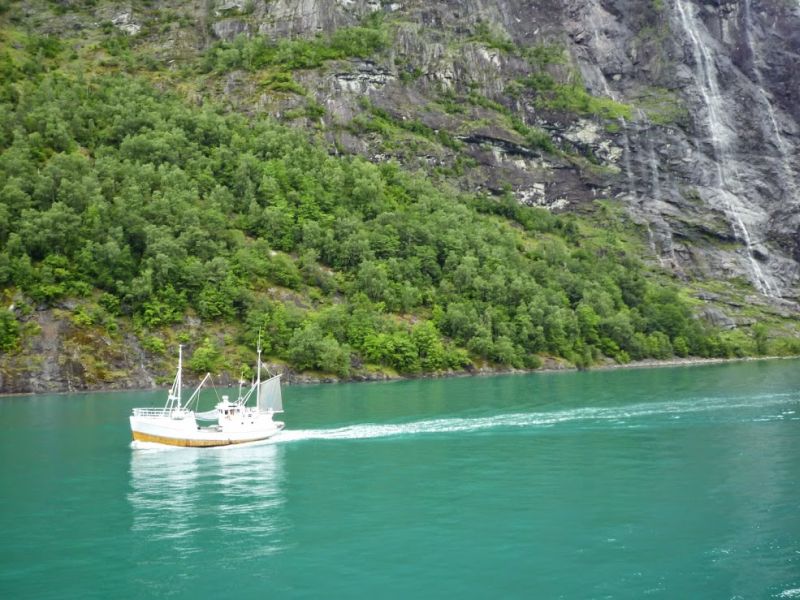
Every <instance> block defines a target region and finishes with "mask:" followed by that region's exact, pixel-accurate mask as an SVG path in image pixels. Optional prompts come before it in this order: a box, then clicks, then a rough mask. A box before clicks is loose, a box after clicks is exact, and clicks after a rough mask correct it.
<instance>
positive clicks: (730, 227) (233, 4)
mask: <svg viewBox="0 0 800 600" xmlns="http://www.w3.org/2000/svg"><path fill="white" fill-rule="evenodd" d="M59 4H61V5H64V6H66V7H68V8H69V7H71V6H72V5H79V4H80V3H79V2H77V0H62V1H61V2H60V3H59ZM93 4H94V8H92V9H90V11H89V12H90V14H89V15H86V14H84V15H83V16H76V15H75V14H74V13H70V12H68V13H67V14H66V15H65V16H62V17H60V18H57V19H52V20H49V21H48V22H47V23H46V24H44V26H43V28H44V29H45V30H47V29H49V30H50V31H51V32H53V33H58V32H59V31H63V30H65V29H73V30H74V29H75V28H81V27H84V28H87V29H91V28H92V27H95V28H97V27H99V26H100V25H101V23H102V22H106V23H109V22H110V23H112V24H113V25H114V26H115V27H116V28H117V29H118V30H119V31H120V32H123V33H125V34H129V35H132V36H134V37H135V38H136V39H137V44H138V45H139V46H140V47H148V48H155V49H156V50H155V54H154V56H155V58H156V59H157V60H159V61H163V62H164V63H167V64H169V65H172V66H173V67H176V68H177V67H179V66H180V65H181V64H185V63H186V62H187V61H191V60H192V59H196V58H197V56H198V55H200V54H201V53H203V52H204V51H206V50H207V49H208V48H209V47H210V46H211V45H213V44H214V43H216V42H220V41H229V42H230V41H233V40H234V39H235V38H237V36H239V37H246V38H250V39H253V38H257V37H261V38H264V39H267V40H273V41H276V40H281V39H286V38H298V37H299V38H302V37H305V38H312V37H314V36H317V35H326V34H331V33H332V32H334V31H336V30H338V29H341V28H343V27H348V26H354V25H357V24H359V23H361V22H363V20H364V19H365V18H366V17H368V16H369V15H374V14H381V15H383V16H384V17H385V22H386V23H387V24H388V29H389V31H390V42H389V47H388V49H386V50H385V51H381V52H379V53H376V54H375V55H374V56H371V57H369V58H367V59H351V60H341V61H333V62H331V63H326V65H325V66H324V67H323V68H315V69H306V70H298V71H295V72H294V73H293V77H294V80H295V81H296V83H298V84H299V85H300V86H302V88H303V89H304V90H305V91H306V95H293V94H281V93H278V94H276V93H274V91H269V90H267V91H265V90H264V89H263V88H264V86H263V82H260V81H259V79H258V77H257V76H253V74H252V73H247V72H245V71H237V70H231V71H228V72H227V73H225V75H224V77H223V80H222V81H217V82H215V83H214V84H213V86H212V85H209V87H208V88H207V89H205V90H200V93H215V94H218V95H221V96H224V98H225V99H226V101H227V102H228V103H230V104H231V105H232V106H233V107H235V108H236V109H238V110H244V111H249V112H256V111H260V112H269V113H272V114H274V115H275V116H277V117H284V116H287V115H292V114H296V113H297V112H298V110H299V109H300V108H302V107H303V106H305V105H307V103H308V102H309V98H312V99H313V100H314V101H315V102H316V103H318V105H319V106H321V107H323V108H324V114H322V115H321V116H314V117H313V118H305V125H306V126H309V127H315V128H320V125H322V126H323V127H321V128H322V130H323V131H324V132H325V135H326V136H327V137H328V138H329V140H330V142H331V143H332V144H335V147H337V148H338V149H340V150H341V151H344V152H356V153H361V154H363V155H366V156H368V157H369V158H370V159H372V160H374V161H382V160H389V159H396V160H399V161H401V162H402V163H404V164H406V165H407V166H409V167H412V168H413V167H421V168H424V169H426V170H429V171H430V170H436V169H438V170H439V171H441V172H443V173H445V174H446V175H447V176H448V177H450V178H454V179H456V180H458V182H459V185H461V186H463V187H464V188H467V189H470V190H476V189H486V190H489V191H491V192H495V193H497V192H501V191H504V190H510V191H511V192H512V193H514V194H515V195H516V197H517V198H518V199H519V200H520V201H521V202H525V203H529V204H536V205H542V206H547V207H551V208H553V209H557V210H576V209H580V207H582V206H584V205H585V204H586V203H587V202H590V201H592V200H594V199H597V198H600V197H606V198H617V199H619V200H621V201H622V202H624V204H625V206H626V207H627V209H628V210H629V211H630V213H631V214H632V215H633V216H634V218H635V219H636V220H637V221H638V222H640V223H641V224H642V226H643V229H644V230H645V231H646V232H647V235H648V237H649V240H650V246H651V249H652V253H653V255H652V257H650V258H651V259H652V260H653V261H654V262H655V261H657V262H658V263H660V264H661V265H662V266H663V267H665V268H668V269H671V270H672V271H674V273H675V274H676V275H678V276H681V277H696V278H705V277H722V278H727V279H732V278H736V277H742V278H744V280H746V281H747V282H749V283H750V284H751V285H752V287H753V288H754V289H755V291H757V292H758V293H759V294H760V295H761V296H762V297H766V298H772V299H774V300H775V301H776V302H779V299H785V300H796V299H797V296H798V281H799V280H800V267H798V261H800V160H799V159H798V146H799V145H800V124H799V123H800V103H798V102H797V101H796V98H797V90H798V89H800V3H798V2H797V1H796V0H669V1H666V0H491V1H489V0H440V1H421V0H407V1H398V2H388V1H380V2H379V1H378V0H326V1H319V0H267V1H264V0H203V1H202V2H200V1H197V2H193V3H186V2H177V1H175V0H162V1H159V2H147V3H139V2H132V3H129V4H120V3H103V2H100V3H93ZM34 12H35V11H33V10H31V11H30V13H29V14H33V13H34ZM154 23H157V26H154V25H153V24H154ZM165 23H166V26H165ZM554 49H557V50H558V51H559V52H563V55H562V56H561V57H559V60H548V59H547V57H546V56H544V58H543V52H542V51H543V50H546V51H547V52H551V53H552V51H553V50H554ZM547 52H544V54H545V55H546V54H547ZM532 56H533V59H532ZM551 58H552V56H551ZM532 74H533V75H542V74H545V75H547V76H548V77H551V78H552V79H553V80H555V81H556V82H558V83H560V84H564V83H570V84H574V83H577V85H579V86H580V87H581V89H584V88H585V89H587V90H588V91H589V92H590V93H591V94H592V95H593V96H594V97H595V98H600V99H611V100H614V101H616V102H618V103H620V104H624V105H626V106H627V107H628V108H629V109H630V110H629V111H628V113H627V114H626V115H625V116H624V117H623V116H620V115H616V116H613V117H611V116H610V115H609V114H608V113H605V114H602V111H600V112H598V111H596V110H595V111H593V110H591V109H589V110H575V107H574V106H571V107H566V109H565V107H564V106H548V105H547V104H546V103H545V104H543V103H542V102H537V101H536V99H537V97H539V96H538V95H537V94H538V92H539V91H540V90H537V89H536V80H535V78H534V85H532V86H531V85H530V82H531V75H532ZM526 83H527V84H526ZM367 106H368V107H369V108H370V109H372V110H373V112H374V111H375V110H378V111H382V112H380V114H381V115H383V116H384V117H385V116H387V115H388V116H389V117H390V118H391V119H393V120H395V121H396V123H395V124H400V125H401V126H402V125H403V124H409V123H414V124H416V123H421V124H422V125H424V126H425V127H426V128H427V129H425V131H426V132H429V133H430V132H433V133H435V134H436V135H437V136H439V133H440V132H446V134H447V135H448V138H447V139H448V140H450V141H452V142H453V143H452V144H445V145H442V144H440V143H424V142H421V141H420V140H419V139H417V140H414V143H410V144H409V143H405V141H406V140H403V139H399V140H394V141H393V142H392V141H387V140H386V139H385V136H381V135H380V134H378V133H376V132H375V131H374V129H370V128H369V127H366V128H365V127H363V123H361V124H360V122H359V121H358V117H359V115H363V113H364V112H365V110H366V108H365V107H367ZM354 120H355V121H354ZM296 122H297V123H298V124H299V125H302V124H303V120H302V119H301V120H300V121H297V120H296ZM401 128H402V127H401ZM530 128H537V129H541V130H543V131H545V132H547V133H548V134H549V136H550V137H551V138H552V140H553V142H554V143H555V146H556V147H557V148H560V149H562V150H564V151H565V152H559V153H554V152H552V151H550V152H547V151H543V150H542V149H541V148H540V147H537V146H536V144H531V140H530V137H529V136H527V139H526V133H527V132H528V130H529V129H530ZM429 137H430V136H429ZM437 139H438V140H439V141H440V140H441V136H439V137H438V138H436V139H434V142H436V141H437Z"/></svg>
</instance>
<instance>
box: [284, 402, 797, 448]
mask: <svg viewBox="0 0 800 600" xmlns="http://www.w3.org/2000/svg"><path fill="white" fill-rule="evenodd" d="M787 401H795V402H797V401H800V397H798V396H795V397H793V394H774V395H766V396H746V397H742V398H712V399H691V400H684V401H679V402H662V403H649V404H633V405H630V406H621V407H584V408H575V409H570V410H561V411H553V412H530V413H509V414H504V415H494V416H490V417H476V418H459V417H453V418H443V419H429V420H424V421H414V422H411V423H386V424H381V423H364V424H358V425H347V426H344V427H337V428H333V429H296V430H288V431H286V430H285V431H282V432H280V433H279V434H277V435H276V436H274V437H273V438H270V439H271V441H272V442H273V443H288V442H299V441H306V440H359V439H375V438H388V437H400V436H410V435H423V434H441V433H471V432H479V431H486V430H492V429H533V428H538V427H552V426H555V425H558V424H560V423H565V422H580V421H586V422H590V423H592V422H593V423H608V422H625V421H627V420H629V419H637V418H642V417H651V416H659V415H665V416H671V418H677V417H676V416H675V415H678V416H680V415H681V414H687V413H697V412H712V411H721V410H731V409H742V408H759V407H767V406H771V405H775V404H785V403H786V402H787Z"/></svg>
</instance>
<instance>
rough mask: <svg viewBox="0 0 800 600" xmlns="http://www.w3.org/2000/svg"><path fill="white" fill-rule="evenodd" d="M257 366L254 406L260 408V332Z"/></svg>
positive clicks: (259, 333) (259, 336)
mask: <svg viewBox="0 0 800 600" xmlns="http://www.w3.org/2000/svg"><path fill="white" fill-rule="evenodd" d="M257 350H258V364H257V365H256V406H261V330H259V332H258V346H257Z"/></svg>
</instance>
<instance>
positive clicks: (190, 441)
mask: <svg viewBox="0 0 800 600" xmlns="http://www.w3.org/2000/svg"><path fill="white" fill-rule="evenodd" d="M130 421H131V432H132V433H133V439H134V441H137V442H149V443H154V444H164V445H168V446H184V447H196V448H204V447H214V446H230V445H233V444H247V443H251V442H259V441H262V440H266V439H268V438H270V437H272V436H273V435H275V434H276V433H278V432H279V431H281V430H282V429H283V426H284V424H283V423H282V422H281V421H273V420H272V416H271V415H255V416H253V417H252V418H251V419H250V420H242V421H239V420H238V419H237V420H236V421H235V422H234V421H233V420H229V422H226V420H225V419H222V420H221V421H220V424H219V425H216V426H212V427H199V426H198V425H197V421H196V420H195V418H194V415H193V414H192V413H186V414H185V415H184V416H183V417H182V418H178V419H176V418H171V417H169V416H163V417H149V416H132V417H130Z"/></svg>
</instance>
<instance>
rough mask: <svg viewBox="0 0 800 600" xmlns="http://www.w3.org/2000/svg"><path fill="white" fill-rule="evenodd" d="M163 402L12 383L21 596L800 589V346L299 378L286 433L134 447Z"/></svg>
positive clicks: (0, 413) (12, 563)
mask: <svg viewBox="0 0 800 600" xmlns="http://www.w3.org/2000/svg"><path fill="white" fill-rule="evenodd" d="M212 396H213V394H212ZM162 399H163V392H158V393H155V392H146V393H113V394H111V393H109V394H97V393H95V394H71V395H51V396H30V397H18V398H3V399H0V428H2V435H0V457H2V462H3V466H2V471H0V531H2V537H0V597H3V598H92V597H96V598H97V597H102V598H109V597H118V598H148V597H170V598H193V599H197V598H220V597H233V596H235V597H237V598H274V597H287V598H298V597H315V598H316V597H325V598H354V597H358V598H362V597H378V598H410V597H413V598H441V597H460V598H490V597H492V598H494V597H505V598H639V597H642V596H650V597H661V598H701V597H702V598H789V597H800V493H799V492H800V484H799V483H798V480H799V478H800V361H797V360H777V361H759V362H748V363H733V364H723V365H709V366H695V367H691V368H659V369H641V370H625V371H605V372H586V373H562V374H533V375H525V376H503V377H480V378H456V379H440V380H419V381H404V382H395V383H370V384H352V385H350V384H348V385H326V386H300V387H288V388H287V389H286V390H285V391H284V400H285V405H286V408H287V412H286V414H285V415H284V417H285V421H286V423H287V431H285V432H284V433H282V434H281V435H280V437H279V438H277V439H275V440H274V442H272V443H270V444H267V445H262V446H255V447H250V448H229V449H221V450H208V449H205V450H203V449H175V450H134V449H131V447H130V442H129V435H130V434H129V431H128V423H127V416H128V414H129V411H130V408H131V407H133V406H141V405H145V406H146V405H159V404H160V403H161V402H162ZM211 401H212V398H209V399H208V402H211Z"/></svg>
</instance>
